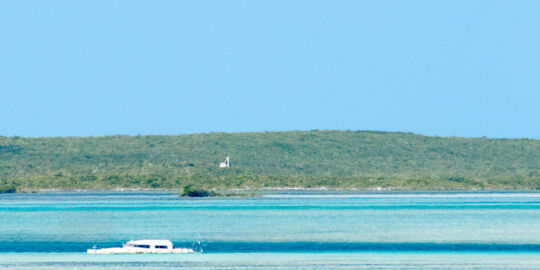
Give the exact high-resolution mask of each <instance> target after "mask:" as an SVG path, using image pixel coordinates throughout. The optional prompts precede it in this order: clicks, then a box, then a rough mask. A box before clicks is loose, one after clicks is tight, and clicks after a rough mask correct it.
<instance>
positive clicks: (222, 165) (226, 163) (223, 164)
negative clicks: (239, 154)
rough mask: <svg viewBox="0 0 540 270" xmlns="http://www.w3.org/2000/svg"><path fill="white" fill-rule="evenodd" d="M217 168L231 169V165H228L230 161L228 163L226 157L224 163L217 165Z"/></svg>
mask: <svg viewBox="0 0 540 270" xmlns="http://www.w3.org/2000/svg"><path fill="white" fill-rule="evenodd" d="M219 167H220V168H229V167H231V163H230V161H229V157H228V156H227V157H226V158H225V162H220V163H219Z"/></svg>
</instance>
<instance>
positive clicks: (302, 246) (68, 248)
mask: <svg viewBox="0 0 540 270" xmlns="http://www.w3.org/2000/svg"><path fill="white" fill-rule="evenodd" d="M173 242H174V243H175V245H176V246H178V247H190V248H191V247H193V248H197V249H198V246H199V245H198V244H197V243H193V242H182V241H173ZM94 245H96V246H97V247H98V248H107V247H119V246H121V243H119V242H114V243H113V242H60V241H54V242H37V241H36V242H5V241H4V242H0V252H86V250H87V249H89V248H92V247H93V246H94ZM200 245H201V246H202V248H203V250H204V252H205V253H238V252H240V253H241V252H354V251H358V252H361V251H364V252H369V251H382V252H384V251H389V252H390V251H407V252H415V251H422V252H540V244H504V243H363V242H241V241H236V242H235V241H232V242H228V241H204V242H201V244H200Z"/></svg>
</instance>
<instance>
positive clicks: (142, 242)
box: [128, 239, 173, 246]
mask: <svg viewBox="0 0 540 270" xmlns="http://www.w3.org/2000/svg"><path fill="white" fill-rule="evenodd" d="M128 243H129V244H133V245H154V246H155V245H157V246H172V245H173V244H172V242H171V241H169V240H165V239H143V240H131V241H129V242H128Z"/></svg>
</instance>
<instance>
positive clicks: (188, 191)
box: [181, 185, 218, 197]
mask: <svg viewBox="0 0 540 270" xmlns="http://www.w3.org/2000/svg"><path fill="white" fill-rule="evenodd" d="M181 195H182V197H214V196H218V194H217V193H216V192H214V191H211V190H210V191H208V190H205V189H200V188H194V187H193V186H192V185H186V186H184V188H183V189H182V194H181Z"/></svg>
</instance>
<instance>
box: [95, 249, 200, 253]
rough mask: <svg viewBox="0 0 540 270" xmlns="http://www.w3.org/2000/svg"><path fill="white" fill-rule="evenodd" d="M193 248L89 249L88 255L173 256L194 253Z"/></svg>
mask: <svg viewBox="0 0 540 270" xmlns="http://www.w3.org/2000/svg"><path fill="white" fill-rule="evenodd" d="M194 252H195V251H194V250H193V249H191V248H173V249H163V250H159V249H129V248H100V249H88V250H86V253H88V254H171V253H194Z"/></svg>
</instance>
